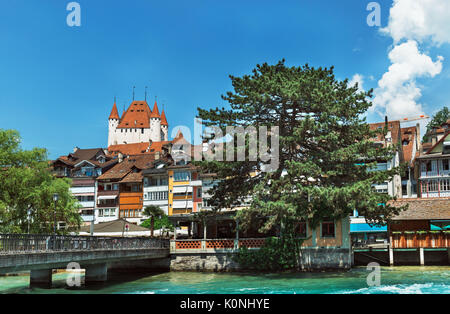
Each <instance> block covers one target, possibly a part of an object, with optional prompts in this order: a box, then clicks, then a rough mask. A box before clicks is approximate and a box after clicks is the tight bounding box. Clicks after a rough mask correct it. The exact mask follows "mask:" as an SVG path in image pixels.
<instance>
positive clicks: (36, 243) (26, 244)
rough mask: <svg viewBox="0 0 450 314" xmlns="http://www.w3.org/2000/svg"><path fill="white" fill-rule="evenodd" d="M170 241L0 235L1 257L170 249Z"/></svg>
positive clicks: (143, 238) (144, 238)
mask: <svg viewBox="0 0 450 314" xmlns="http://www.w3.org/2000/svg"><path fill="white" fill-rule="evenodd" d="M169 245H170V244H169V240H167V239H158V238H148V237H136V238H134V237H133V238H131V237H126V238H125V237H90V236H65V235H64V236H61V235H57V236H54V235H34V234H31V235H28V234H0V255H1V254H11V253H21V252H24V253H25V252H45V251H52V252H53V251H74V250H75V251H94V250H126V249H151V248H153V249H160V248H169Z"/></svg>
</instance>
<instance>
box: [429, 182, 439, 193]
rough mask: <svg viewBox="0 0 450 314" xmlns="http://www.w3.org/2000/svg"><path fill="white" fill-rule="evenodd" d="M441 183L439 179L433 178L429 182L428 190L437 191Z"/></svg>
mask: <svg viewBox="0 0 450 314" xmlns="http://www.w3.org/2000/svg"><path fill="white" fill-rule="evenodd" d="M438 188H439V184H438V181H437V180H432V181H430V182H429V183H428V192H437V191H438Z"/></svg>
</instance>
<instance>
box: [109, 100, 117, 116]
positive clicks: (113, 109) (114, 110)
mask: <svg viewBox="0 0 450 314" xmlns="http://www.w3.org/2000/svg"><path fill="white" fill-rule="evenodd" d="M109 119H117V120H119V112H118V111H117V106H116V102H114V106H113V108H112V110H111V114H110V115H109Z"/></svg>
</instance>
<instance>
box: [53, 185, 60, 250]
mask: <svg viewBox="0 0 450 314" xmlns="http://www.w3.org/2000/svg"><path fill="white" fill-rule="evenodd" d="M58 199H59V195H58V193H55V194H53V202H54V203H55V207H54V209H53V220H54V221H53V248H55V247H56V203H57V202H58Z"/></svg>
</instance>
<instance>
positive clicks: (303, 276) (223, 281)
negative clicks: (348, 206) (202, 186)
mask: <svg viewBox="0 0 450 314" xmlns="http://www.w3.org/2000/svg"><path fill="white" fill-rule="evenodd" d="M368 274H369V271H368V270H366V268H364V267H361V268H353V269H352V270H351V271H349V272H335V273H329V272H325V273H296V274H228V273H195V272H167V273H161V274H151V275H145V276H140V277H138V276H134V277H133V276H130V275H114V276H112V278H110V280H109V281H108V282H107V283H105V284H101V285H96V286H92V287H82V288H78V289H70V288H67V287H66V278H67V276H68V275H67V274H65V273H59V274H54V275H53V289H38V288H33V289H30V288H28V283H29V277H28V276H13V277H0V293H126V294H128V293H132V294H139V293H146V294H173V293H181V294H203V293H224V294H235V293H246V294H247V293H248V294H252V293H262V294H295V293H297V294H302V293H339V294H348V293H360V294H372V293H383V294H385V293H393V294H403V293H445V294H448V293H450V267H432V266H427V267H415V266H414V267H391V268H390V267H382V268H381V277H380V279H381V285H380V286H377V287H369V286H368V285H367V281H366V278H367V275H368ZM82 282H83V278H82Z"/></svg>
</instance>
